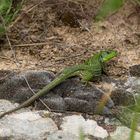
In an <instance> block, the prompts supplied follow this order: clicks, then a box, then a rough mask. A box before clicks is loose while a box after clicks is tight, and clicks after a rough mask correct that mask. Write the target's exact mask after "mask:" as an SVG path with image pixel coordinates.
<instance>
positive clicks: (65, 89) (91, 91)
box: [0, 71, 113, 114]
mask: <svg viewBox="0 0 140 140" xmlns="http://www.w3.org/2000/svg"><path fill="white" fill-rule="evenodd" d="M24 77H26V79H27V80H28V83H29V84H30V86H31V88H32V89H33V90H34V92H37V91H39V89H42V88H43V87H44V86H45V85H47V84H48V83H49V82H51V81H52V79H54V75H53V74H52V73H49V72H45V71H27V72H22V73H12V74H11V75H8V76H7V77H5V78H2V80H1V83H0V98H1V99H8V100H11V101H14V102H18V103H21V102H23V101H25V100H27V99H28V98H29V97H31V96H32V95H33V93H32V92H31V91H30V89H29V87H28V86H27V83H26V82H25V78H24ZM103 95H105V94H104V92H102V91H101V90H98V89H97V88H96V87H95V86H88V85H84V84H82V83H81V82H80V80H79V79H78V78H71V79H68V80H66V81H65V82H63V83H62V84H60V85H59V86H57V87H56V88H54V89H53V90H51V91H50V92H49V93H47V94H46V95H44V96H43V97H41V99H42V100H43V101H44V103H46V104H47V105H48V107H49V108H51V109H52V110H57V111H59V110H61V111H77V112H92V113H95V110H96V107H97V104H98V103H99V101H100V100H101V98H102V96H103ZM112 106H113V102H112V100H111V99H110V98H109V100H108V102H107V103H106V105H105V107H104V110H103V113H104V114H108V113H109V108H111V107H112ZM36 108H37V109H46V107H45V106H44V105H42V104H41V103H40V102H38V103H37V104H36Z"/></svg>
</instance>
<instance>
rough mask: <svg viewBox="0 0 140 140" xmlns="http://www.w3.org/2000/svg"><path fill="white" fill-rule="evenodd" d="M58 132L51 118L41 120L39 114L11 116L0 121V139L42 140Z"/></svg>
mask: <svg viewBox="0 0 140 140" xmlns="http://www.w3.org/2000/svg"><path fill="white" fill-rule="evenodd" d="M57 130H58V128H57V126H56V124H55V123H54V121H53V120H52V119H51V118H42V117H41V116H40V115H39V112H24V113H18V114H12V115H8V116H6V117H4V118H3V119H1V120H0V139H2V138H6V137H8V140H20V139H22V140H25V139H28V140H43V139H45V138H47V136H48V135H49V134H51V133H54V132H56V131H57Z"/></svg>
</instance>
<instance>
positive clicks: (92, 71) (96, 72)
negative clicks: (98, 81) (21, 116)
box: [0, 50, 117, 118]
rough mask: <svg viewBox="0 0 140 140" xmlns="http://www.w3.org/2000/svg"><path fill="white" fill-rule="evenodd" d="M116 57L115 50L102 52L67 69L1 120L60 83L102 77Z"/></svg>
mask: <svg viewBox="0 0 140 140" xmlns="http://www.w3.org/2000/svg"><path fill="white" fill-rule="evenodd" d="M116 56H117V52H116V51H114V50H107V51H101V52H99V53H97V54H95V55H93V56H92V57H91V58H89V59H88V60H87V61H86V62H85V63H84V64H80V65H76V66H72V67H69V68H65V69H64V70H63V71H62V72H61V74H60V75H59V76H58V77H56V78H55V79H54V80H53V81H52V82H50V83H49V84H48V85H47V86H45V87H44V88H43V89H41V90H40V91H39V92H38V93H36V94H35V95H33V96H32V97H31V98H29V99H28V100H26V101H25V102H23V103H22V104H21V105H19V106H18V107H16V108H14V109H12V110H9V111H7V112H5V113H3V114H1V115H0V118H2V117H3V116H5V115H6V114H9V113H12V112H14V111H17V110H19V109H21V108H23V107H27V106H29V105H30V104H31V103H32V102H34V101H35V100H36V99H38V98H39V97H40V96H42V95H44V94H46V93H47V92H49V91H50V90H51V89H53V88H54V87H56V86H57V85H59V84H60V83H62V82H63V81H65V80H66V79H68V78H70V77H73V76H79V77H80V78H81V79H82V81H85V82H88V81H91V80H93V79H94V78H96V77H100V76H101V74H102V72H103V70H104V66H103V65H104V63H105V62H107V61H109V60H111V59H112V58H114V57H116Z"/></svg>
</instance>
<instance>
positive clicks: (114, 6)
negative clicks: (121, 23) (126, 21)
mask: <svg viewBox="0 0 140 140" xmlns="http://www.w3.org/2000/svg"><path fill="white" fill-rule="evenodd" d="M123 3H124V0H105V1H104V2H103V5H102V6H101V8H100V9H99V12H98V14H97V16H96V20H97V21H99V20H102V19H103V18H106V17H107V16H109V15H110V14H112V13H114V12H116V11H117V10H118V9H119V8H120V7H121V6H122V5H123Z"/></svg>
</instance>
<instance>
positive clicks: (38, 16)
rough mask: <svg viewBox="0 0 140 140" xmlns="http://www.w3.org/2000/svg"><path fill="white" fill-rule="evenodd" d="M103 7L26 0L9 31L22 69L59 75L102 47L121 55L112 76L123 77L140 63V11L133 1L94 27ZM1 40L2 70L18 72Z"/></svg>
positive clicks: (0, 64) (6, 46)
mask: <svg viewBox="0 0 140 140" xmlns="http://www.w3.org/2000/svg"><path fill="white" fill-rule="evenodd" d="M99 5H100V3H99V2H97V1H95V2H94V3H93V2H91V1H87V2H84V1H82V2H80V3H79V2H75V1H72V0H69V1H67V0H42V1H41V2H40V1H39V0H31V1H27V0H26V1H25V4H24V6H23V9H22V12H21V13H20V14H19V16H18V17H17V19H16V20H15V21H14V22H13V23H12V24H11V25H10V27H9V30H8V37H9V39H10V42H11V44H12V46H13V51H15V53H16V57H17V59H18V62H19V63H20V70H29V69H36V70H39V69H44V70H50V71H54V72H59V71H60V70H61V69H63V68H64V67H66V66H71V65H75V64H79V63H81V62H83V61H84V60H85V59H86V58H88V57H89V56H91V55H92V54H93V53H95V52H97V51H100V50H103V49H115V50H117V51H118V53H119V56H118V57H117V58H116V59H114V61H113V62H112V63H111V66H110V67H111V72H110V74H111V75H113V76H117V77H119V76H123V75H124V73H126V69H128V67H129V66H130V65H134V64H140V49H139V47H140V7H138V5H137V4H135V3H134V2H133V1H131V0H130V1H128V2H127V3H125V5H124V6H123V7H122V8H121V9H120V10H119V11H118V12H117V13H115V14H113V15H112V16H111V17H109V18H108V19H106V20H105V21H103V22H99V23H95V22H94V18H95V15H96V12H97V9H98V8H99ZM1 42H2V43H1V44H0V48H1V51H0V68H1V69H5V70H7V69H8V70H17V69H19V68H18V67H17V66H16V64H15V62H14V57H13V52H12V51H11V49H10V48H9V46H8V43H7V41H6V39H5V40H4V41H1Z"/></svg>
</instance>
